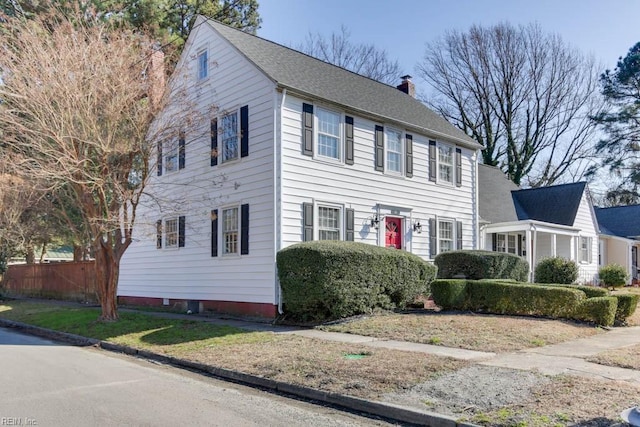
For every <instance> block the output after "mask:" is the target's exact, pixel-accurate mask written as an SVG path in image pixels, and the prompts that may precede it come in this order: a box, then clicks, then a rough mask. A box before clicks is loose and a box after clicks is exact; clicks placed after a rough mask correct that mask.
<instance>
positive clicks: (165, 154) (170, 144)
mask: <svg viewBox="0 0 640 427" xmlns="http://www.w3.org/2000/svg"><path fill="white" fill-rule="evenodd" d="M169 148H171V149H169ZM170 157H175V162H173V163H174V165H175V167H174V168H173V169H169V167H168V166H169V161H168V160H167V159H168V158H170ZM179 170H180V136H178V137H177V138H170V139H165V140H164V141H163V143H162V173H163V174H164V173H175V172H178V171H179Z"/></svg>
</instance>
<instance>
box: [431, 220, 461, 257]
mask: <svg viewBox="0 0 640 427" xmlns="http://www.w3.org/2000/svg"><path fill="white" fill-rule="evenodd" d="M441 222H448V223H450V224H451V250H449V251H447V252H452V251H455V250H456V242H457V241H458V240H457V236H456V232H457V231H456V228H457V227H456V220H455V219H454V218H445V217H436V229H437V238H436V245H437V248H438V250H437V251H436V255H438V254H441V253H443V252H442V249H441V247H440V223H441Z"/></svg>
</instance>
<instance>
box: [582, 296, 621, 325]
mask: <svg viewBox="0 0 640 427" xmlns="http://www.w3.org/2000/svg"><path fill="white" fill-rule="evenodd" d="M617 308H618V300H617V299H616V298H615V297H595V298H588V299H586V300H584V301H582V303H581V304H579V305H578V306H577V307H576V309H575V313H574V318H575V319H578V320H586V321H589V322H594V323H596V324H598V325H602V326H611V325H613V322H614V320H615V318H616V309H617Z"/></svg>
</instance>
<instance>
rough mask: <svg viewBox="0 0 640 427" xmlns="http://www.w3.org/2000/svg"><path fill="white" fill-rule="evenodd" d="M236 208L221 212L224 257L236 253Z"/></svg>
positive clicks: (237, 229) (237, 231) (237, 230)
mask: <svg viewBox="0 0 640 427" xmlns="http://www.w3.org/2000/svg"><path fill="white" fill-rule="evenodd" d="M238 219H239V216H238V208H237V207H233V208H228V209H223V210H222V253H223V254H224V255H229V254H237V253H238V241H239V240H238V234H239V225H238V222H239V221H238Z"/></svg>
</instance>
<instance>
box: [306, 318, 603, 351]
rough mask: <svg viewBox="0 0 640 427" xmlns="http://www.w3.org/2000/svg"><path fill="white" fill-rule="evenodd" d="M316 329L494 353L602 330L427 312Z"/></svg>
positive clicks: (561, 323) (571, 324) (558, 322)
mask: <svg viewBox="0 0 640 427" xmlns="http://www.w3.org/2000/svg"><path fill="white" fill-rule="evenodd" d="M318 328H319V329H322V330H325V331H332V332H346V333H352V334H358V335H366V336H373V337H377V338H385V339H393V340H400V341H411V342H417V343H423V344H436V345H442V346H446V347H458V348H465V349H469V350H479V351H491V352H496V353H503V352H510V351H517V350H522V349H525V348H531V347H540V346H543V345H549V344H556V343H560V342H564V341H570V340H574V339H578V338H584V337H588V336H591V335H595V334H598V333H602V332H603V331H602V330H601V329H599V328H595V327H593V326H589V325H587V324H581V323H576V322H570V321H563V320H550V319H536V318H527V317H515V316H498V315H487V314H473V313H453V312H448V313H445V312H428V311H427V312H424V313H419V314H415V313H411V314H381V315H375V316H368V317H361V318H358V319H355V320H350V321H345V322H343V323H338V324H332V325H323V326H319V327H318Z"/></svg>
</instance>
